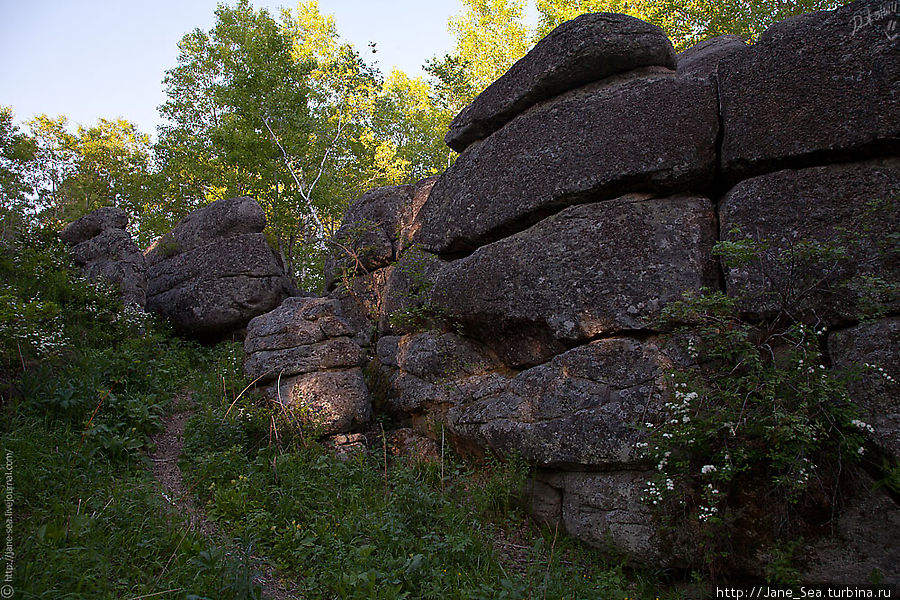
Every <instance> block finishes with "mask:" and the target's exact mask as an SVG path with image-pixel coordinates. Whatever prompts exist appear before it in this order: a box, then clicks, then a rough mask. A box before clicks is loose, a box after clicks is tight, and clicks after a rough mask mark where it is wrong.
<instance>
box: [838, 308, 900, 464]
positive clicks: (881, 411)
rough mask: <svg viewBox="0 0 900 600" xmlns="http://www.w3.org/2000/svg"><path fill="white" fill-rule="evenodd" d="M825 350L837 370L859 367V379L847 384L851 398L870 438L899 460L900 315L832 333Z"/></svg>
mask: <svg viewBox="0 0 900 600" xmlns="http://www.w3.org/2000/svg"><path fill="white" fill-rule="evenodd" d="M828 350H829V354H830V355H831V360H832V363H833V365H834V367H835V368H836V369H840V370H848V369H862V373H861V378H860V379H859V380H858V381H854V382H852V383H851V384H850V385H849V391H850V397H851V398H852V399H853V400H854V402H856V404H857V406H859V407H860V409H861V410H862V414H861V419H862V421H863V422H865V423H868V424H869V425H871V426H872V428H873V429H874V430H875V431H874V433H872V434H870V436H869V437H870V438H871V439H872V440H873V441H874V442H875V443H876V444H878V446H879V447H881V449H882V450H883V451H885V452H886V453H888V454H890V455H893V457H894V460H900V383H898V382H900V317H891V318H887V319H879V320H877V321H870V322H867V323H862V324H860V325H857V326H855V327H851V328H849V329H845V330H843V331H837V332H834V333H832V334H831V335H829V336H828ZM867 364H868V365H871V366H870V367H866V366H865V365H867Z"/></svg>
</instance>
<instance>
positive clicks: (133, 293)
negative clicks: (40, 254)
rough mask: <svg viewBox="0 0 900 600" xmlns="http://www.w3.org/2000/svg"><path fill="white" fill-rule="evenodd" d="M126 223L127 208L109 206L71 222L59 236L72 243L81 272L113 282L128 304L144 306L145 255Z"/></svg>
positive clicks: (145, 286)
mask: <svg viewBox="0 0 900 600" xmlns="http://www.w3.org/2000/svg"><path fill="white" fill-rule="evenodd" d="M127 225H128V215H126V214H125V211H123V210H122V209H120V208H116V207H112V206H108V207H104V208H99V209H97V210H95V211H94V212H92V213H90V214H88V215H85V216H83V217H81V218H80V219H77V220H75V221H73V222H72V223H69V225H67V226H66V227H65V229H63V230H62V231H61V232H60V234H59V237H60V239H61V240H62V241H63V242H65V243H66V244H68V245H70V246H72V255H73V258H74V259H75V264H77V265H78V266H79V267H81V272H82V274H84V275H85V276H86V277H88V278H89V279H103V280H106V281H108V282H109V283H112V284H113V285H115V286H117V287H118V288H119V292H120V293H121V294H122V300H123V301H124V302H125V304H126V305H132V306H137V307H140V308H143V306H144V301H145V296H146V290H147V274H146V267H145V264H144V256H143V254H142V253H141V251H140V249H139V248H138V247H137V245H136V244H135V243H134V241H132V239H131V234H129V233H128V232H127V231H126V230H125V227H127Z"/></svg>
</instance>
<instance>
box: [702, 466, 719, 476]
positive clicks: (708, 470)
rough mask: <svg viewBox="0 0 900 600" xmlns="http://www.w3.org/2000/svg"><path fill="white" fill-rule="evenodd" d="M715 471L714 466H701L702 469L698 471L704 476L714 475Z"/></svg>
mask: <svg viewBox="0 0 900 600" xmlns="http://www.w3.org/2000/svg"><path fill="white" fill-rule="evenodd" d="M716 470H717V469H716V466H715V465H703V467H702V468H701V469H700V472H701V473H703V474H704V475H709V474H710V473H715V472H716Z"/></svg>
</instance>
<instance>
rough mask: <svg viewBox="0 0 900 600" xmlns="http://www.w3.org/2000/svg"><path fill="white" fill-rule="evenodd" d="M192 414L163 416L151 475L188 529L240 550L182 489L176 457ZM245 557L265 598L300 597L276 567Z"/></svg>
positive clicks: (288, 598)
mask: <svg viewBox="0 0 900 600" xmlns="http://www.w3.org/2000/svg"><path fill="white" fill-rule="evenodd" d="M192 414H193V412H192V411H182V412H177V413H175V414H171V415H168V416H166V417H165V418H164V419H163V424H164V425H165V430H164V431H163V432H162V433H159V434H158V435H156V436H154V438H153V442H154V443H155V444H156V451H155V452H154V453H153V454H151V455H150V460H151V462H152V465H153V475H154V476H155V477H156V479H157V480H158V481H159V482H160V484H161V485H162V488H163V492H162V494H163V498H165V499H166V501H167V502H168V503H169V504H170V505H172V507H173V508H174V509H175V510H176V511H177V512H178V513H179V514H182V515H187V516H188V519H189V522H190V525H189V526H190V527H191V529H195V530H199V531H200V532H201V533H203V534H204V535H206V536H209V537H211V538H213V539H215V540H216V541H218V542H220V543H225V546H226V547H227V548H228V550H229V552H238V553H240V550H239V549H236V548H234V547H233V544H229V543H228V538H227V537H226V536H225V535H223V534H222V532H221V531H220V530H219V528H218V526H217V525H216V524H215V523H213V522H212V521H210V520H209V519H208V518H207V516H206V514H205V513H204V512H203V510H202V509H201V508H199V507H197V506H196V505H195V504H194V502H193V500H192V498H191V496H190V491H191V490H189V489H188V490H185V488H184V483H183V480H182V477H181V469H179V468H178V457H179V456H181V449H182V447H183V446H184V425H185V423H187V421H188V419H189V418H190V417H191V415H192ZM244 558H245V559H246V558H249V560H250V562H251V563H252V564H253V566H254V567H255V568H256V569H257V570H258V571H261V573H260V574H258V575H257V576H256V578H255V579H254V580H255V581H256V583H257V584H259V585H260V587H262V593H263V597H264V598H271V599H272V600H294V599H297V598H300V596H299V595H295V594H294V592H292V590H290V589H287V588H285V587H284V586H283V584H282V583H281V581H280V580H279V579H278V578H277V577H276V574H275V569H274V568H273V567H271V566H270V565H268V564H266V563H265V561H264V560H263V559H261V558H260V557H258V556H252V555H251V556H249V557H246V556H245V557H244Z"/></svg>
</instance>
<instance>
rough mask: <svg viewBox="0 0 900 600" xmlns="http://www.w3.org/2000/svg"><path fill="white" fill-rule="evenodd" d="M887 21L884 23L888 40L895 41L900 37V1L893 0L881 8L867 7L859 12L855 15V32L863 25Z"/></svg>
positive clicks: (869, 25)
mask: <svg viewBox="0 0 900 600" xmlns="http://www.w3.org/2000/svg"><path fill="white" fill-rule="evenodd" d="M885 20H886V21H887V23H885V25H884V33H885V35H886V36H887V39H888V41H891V42H893V41H895V40H897V39H898V38H900V1H898V0H891V1H890V2H885V3H884V4H882V5H881V8H878V9H876V10H874V11H873V10H872V9H871V7H868V6H867V7H866V8H865V12H859V13H857V14H855V15H853V33H852V34H851V35H856V32H858V31H859V30H860V29H862V28H863V27H873V26H875V24H876V23H878V22H880V21H885Z"/></svg>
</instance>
